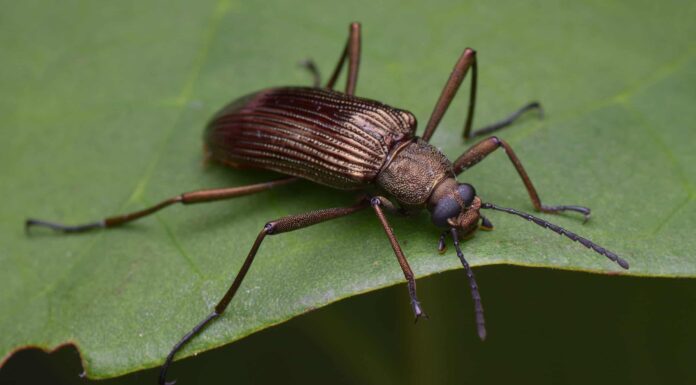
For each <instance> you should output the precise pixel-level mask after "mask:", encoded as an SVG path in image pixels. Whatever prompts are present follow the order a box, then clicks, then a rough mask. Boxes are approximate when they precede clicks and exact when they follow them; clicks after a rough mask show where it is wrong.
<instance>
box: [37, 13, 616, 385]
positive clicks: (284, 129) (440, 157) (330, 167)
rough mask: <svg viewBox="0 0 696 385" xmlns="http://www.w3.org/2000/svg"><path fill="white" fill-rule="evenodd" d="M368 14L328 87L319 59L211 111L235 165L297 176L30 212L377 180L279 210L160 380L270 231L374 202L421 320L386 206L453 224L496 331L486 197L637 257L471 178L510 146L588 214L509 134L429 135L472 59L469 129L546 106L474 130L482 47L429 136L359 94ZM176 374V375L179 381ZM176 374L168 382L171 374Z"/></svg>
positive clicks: (215, 148) (103, 224) (450, 86)
mask: <svg viewBox="0 0 696 385" xmlns="http://www.w3.org/2000/svg"><path fill="white" fill-rule="evenodd" d="M360 36H361V33H360V24H359V23H352V24H350V27H349V37H348V41H347V42H346V45H345V48H344V49H343V52H342V54H341V56H340V58H339V61H338V64H337V65H336V67H335V69H334V71H333V73H332V75H331V77H330V78H329V81H328V82H327V83H326V85H325V86H324V87H321V86H320V84H321V80H320V76H319V71H318V70H317V68H316V66H315V65H314V63H313V62H311V61H307V62H306V63H304V64H305V66H306V67H307V69H308V70H309V71H310V72H311V73H312V74H313V76H314V86H313V87H281V88H270V89H266V90H262V91H259V92H256V93H253V94H250V95H247V96H244V97H242V98H240V99H238V100H236V101H234V102H232V103H230V104H229V105H227V106H226V107H224V108H223V109H222V110H221V111H220V112H218V113H217V114H216V115H215V116H214V117H213V118H212V120H211V121H210V122H209V123H208V125H207V127H206V130H205V135H204V140H205V148H206V156H207V157H209V158H211V159H213V160H215V161H217V162H219V163H222V164H224V165H227V166H230V167H235V168H236V167H255V168H261V169H266V170H272V171H277V172H279V173H282V174H286V175H287V177H285V178H281V179H278V180H275V181H271V182H266V183H258V184H252V185H248V186H241V187H232V188H223V189H209V190H198V191H192V192H187V193H183V194H180V195H177V196H175V197H172V198H169V199H166V200H164V201H162V202H160V203H159V204H156V205H154V206H152V207H149V208H146V209H143V210H141V211H137V212H132V213H128V214H124V215H118V216H112V217H109V218H106V219H104V220H101V221H97V222H92V223H87V224H83V225H77V226H67V225H63V224H58V223H53V222H47V221H43V220H36V219H28V220H27V221H26V226H27V228H28V227H31V226H43V227H48V228H51V229H53V230H57V231H62V232H66V233H72V232H82V231H87V230H92V229H97V228H110V227H115V226H120V225H122V224H124V223H127V222H130V221H133V220H136V219H138V218H142V217H144V216H147V215H150V214H152V213H154V212H156V211H158V210H160V209H162V208H164V207H166V206H169V205H172V204H174V203H183V204H190V203H200V202H211V201H217V200H222V199H229V198H235V197H239V196H243V195H249V194H253V193H257V192H261V191H264V190H268V189H271V188H275V187H279V186H283V185H286V184H289V183H292V182H295V181H297V180H299V179H307V180H310V181H313V182H316V183H320V184H323V185H326V186H330V187H333V188H336V189H343V190H367V189H368V188H373V189H376V190H377V191H379V194H378V195H375V194H369V193H366V194H365V195H364V197H363V198H362V199H361V200H360V201H359V203H357V204H355V205H352V206H347V207H337V208H329V209H324V210H317V211H312V212H308V213H304V214H299V215H291V216H287V217H284V218H280V219H277V220H274V221H271V222H268V223H267V224H265V225H264V226H263V228H262V229H261V232H259V235H258V237H257V238H256V241H255V242H254V244H253V245H252V247H251V250H250V251H249V254H248V255H247V257H246V259H245V261H244V263H243V265H242V267H241V269H240V270H239V273H238V274H237V275H236V276H235V278H234V280H233V282H232V284H231V285H230V287H229V289H228V290H227V292H226V293H225V295H224V296H223V297H222V299H221V300H220V301H219V302H218V304H217V305H216V306H215V308H214V309H213V311H212V312H211V313H210V314H209V315H208V316H207V317H205V318H204V319H203V320H202V321H201V322H200V323H199V324H198V325H196V326H195V327H194V328H193V329H192V330H191V331H190V332H189V333H187V334H186V335H184V337H182V338H181V340H179V342H177V343H176V344H175V345H174V347H173V348H172V350H171V351H170V353H169V355H168V356H167V359H166V361H165V362H164V364H163V365H162V369H161V371H160V376H159V383H160V384H165V383H167V382H166V381H165V379H166V374H167V369H168V367H169V365H170V364H171V362H172V360H173V358H174V356H175V354H176V353H177V351H178V350H179V349H181V347H182V346H184V345H185V344H186V343H187V342H188V341H190V340H191V338H193V337H194V336H195V335H196V334H197V333H199V332H200V331H201V330H202V329H203V328H204V327H205V326H206V325H207V324H209V323H210V322H211V321H213V320H214V319H216V318H218V317H219V316H220V315H221V314H222V313H223V312H224V311H225V309H226V308H227V306H228V305H229V303H230V301H231V300H232V298H234V296H235V294H236V292H237V289H239V287H240V285H241V283H242V280H243V279H244V277H245V276H246V274H247V272H248V271H249V268H250V266H251V264H252V262H253V261H254V257H255V256H256V252H257V251H258V249H259V246H260V245H261V243H262V242H263V240H264V238H265V237H266V236H268V235H276V234H280V233H285V232H288V231H293V230H298V229H301V228H305V227H308V226H311V225H315V224H317V223H320V222H324V221H328V220H331V219H335V218H339V217H343V216H346V215H350V214H353V213H356V212H358V211H360V210H363V209H367V208H371V209H372V210H373V211H374V213H375V215H376V216H377V218H378V220H379V222H380V223H381V225H382V227H383V229H384V232H385V233H386V235H387V238H388V239H389V242H390V244H391V247H392V249H393V250H394V254H395V255H396V258H397V260H398V263H399V265H400V267H401V269H402V270H403V273H404V277H405V278H406V282H407V288H408V295H409V297H410V301H411V307H412V309H413V313H414V314H415V317H416V320H418V318H420V317H423V316H425V313H424V311H423V309H422V307H421V305H420V302H419V301H418V297H417V295H416V282H415V277H414V274H413V272H412V271H411V268H410V267H409V264H408V261H407V260H406V256H405V255H404V253H403V251H402V250H401V247H400V246H399V242H398V241H397V239H396V237H395V235H394V233H393V231H392V228H391V227H390V226H389V222H388V220H387V218H386V216H385V211H386V212H389V213H406V212H412V211H415V210H422V209H427V210H428V211H429V212H430V215H431V220H432V222H433V224H434V225H435V226H437V227H438V228H440V229H442V230H443V232H442V235H441V236H440V240H439V245H438V248H439V249H440V250H441V251H442V250H443V249H444V245H445V239H446V237H447V236H449V237H450V238H451V239H452V242H453V244H454V247H455V250H456V253H457V256H458V258H459V259H460V261H461V263H462V265H463V266H464V269H465V271H466V275H467V277H468V279H469V285H470V288H471V295H472V297H473V300H474V311H475V316H476V324H477V329H478V335H479V337H480V338H481V339H482V340H483V339H485V338H486V328H485V321H484V316H483V306H482V305H481V297H480V295H479V291H478V285H477V284H476V280H475V278H474V273H473V272H472V270H471V268H470V266H469V264H468V263H467V261H466V259H465V258H464V255H463V253H462V251H461V248H460V244H459V242H460V239H461V238H462V237H464V236H466V235H469V234H472V233H473V232H474V231H476V230H477V229H478V228H481V229H491V228H492V224H491V222H490V221H489V220H488V218H486V217H484V216H483V215H482V214H481V213H480V210H481V209H491V210H497V211H502V212H506V213H509V214H513V215H516V216H519V217H522V218H524V219H526V220H528V221H531V222H533V223H535V224H537V225H539V226H542V227H545V228H547V229H549V230H552V231H554V232H556V233H558V234H561V235H563V236H566V237H567V238H569V239H571V240H573V241H577V242H579V243H581V244H582V245H583V246H585V247H587V248H590V249H592V250H594V251H595V252H597V253H599V254H601V255H604V256H605V257H607V258H609V259H610V260H612V261H614V262H616V263H617V264H618V265H619V266H621V267H622V268H624V269H628V263H627V262H626V261H625V260H624V259H622V258H621V257H619V256H617V255H616V254H614V253H613V252H611V251H609V250H607V249H605V248H603V247H601V246H599V245H597V244H595V243H593V242H592V241H590V240H588V239H586V238H583V237H581V236H579V235H577V234H575V233H572V232H570V231H568V230H566V229H564V228H562V227H559V226H557V225H554V224H552V223H549V222H547V221H546V220H543V219H541V218H537V217H535V216H533V215H531V214H527V213H524V212H521V211H518V210H515V209H511V208H505V207H500V206H497V205H495V204H493V203H485V202H482V201H481V199H480V198H479V197H478V195H477V194H476V190H475V189H474V187H473V186H471V185H470V184H468V183H459V182H458V181H457V179H456V177H457V176H458V175H459V174H460V173H462V172H463V171H465V170H467V169H468V168H470V167H473V166H474V165H476V164H478V163H479V162H480V161H481V160H483V159H484V158H485V157H486V156H488V155H489V154H491V153H492V152H494V151H495V150H497V149H499V148H502V149H503V150H504V152H505V153H506V154H507V156H508V158H509V159H510V161H511V162H512V164H513V166H514V167H515V169H516V171H517V173H518V174H519V175H520V177H521V179H522V182H523V183H524V186H525V188H526V189H527V192H528V193H529V197H530V198H531V201H532V204H533V205H534V208H535V209H536V210H537V211H541V212H545V213H556V212H562V211H575V212H578V213H581V214H583V215H584V216H585V220H587V219H588V218H589V215H590V209H589V208H587V207H583V206H576V205H560V206H548V205H545V204H543V203H542V202H541V199H540V198H539V194H538V193H537V191H536V189H535V188H534V185H533V184H532V181H531V179H530V178H529V176H528V175H527V172H526V171H525V169H524V167H523V166H522V163H521V162H520V160H519V158H518V157H517V155H516V154H515V152H514V151H513V150H512V148H511V147H510V145H509V144H507V143H506V142H505V141H503V140H501V139H499V138H497V137H495V136H490V137H488V138H486V139H483V140H482V141H480V142H478V143H476V144H475V145H473V146H472V147H470V148H469V149H468V150H466V151H465V152H464V153H463V154H462V155H461V156H459V157H458V158H457V159H456V160H455V161H454V162H451V161H449V160H448V159H447V157H446V156H445V155H444V154H443V153H442V152H440V150H438V149H437V148H436V147H434V146H432V145H431V144H429V141H430V138H431V137H432V135H433V133H434V132H435V129H436V128H437V126H438V124H439V123H440V120H441V119H442V117H443V116H444V114H445V112H446V111H447V109H448V107H449V106H450V104H451V102H452V99H453V98H454V96H455V94H456V93H457V90H458V89H459V86H460V85H461V83H462V81H463V80H464V77H465V76H466V74H467V72H468V71H469V70H471V72H472V74H471V90H470V95H469V105H468V112H467V117H466V122H465V124H464V133H463V137H464V139H465V140H467V139H470V138H472V137H476V136H480V135H484V134H490V133H492V132H494V131H497V130H499V129H501V128H503V127H506V126H509V125H510V124H512V123H513V122H514V121H515V120H516V119H517V118H518V117H519V116H520V115H522V114H523V113H525V112H527V111H530V110H538V111H539V112H540V113H541V106H540V104H539V103H537V102H532V103H529V104H527V105H525V106H524V107H522V108H520V109H519V110H517V111H516V112H514V113H513V114H511V115H510V116H509V117H507V118H505V119H503V120H501V121H499V122H496V123H493V124H491V125H489V126H486V127H483V128H481V129H478V130H476V131H473V132H472V131H471V127H472V122H473V117H474V106H475V103H476V80H477V63H476V52H475V51H474V50H473V49H470V48H466V49H465V50H464V52H463V53H462V55H461V56H460V58H459V60H458V61H457V63H456V64H455V66H454V69H453V71H452V73H451V75H450V77H449V79H448V80H447V82H446V83H445V86H444V88H443V90H442V92H441V94H440V97H439V99H438V100H437V103H436V104H435V107H434V109H433V112H432V114H431V116H430V119H429V121H428V123H427V124H426V127H425V130H424V132H423V134H422V136H420V137H418V136H416V134H415V132H416V118H415V117H414V116H413V114H411V113H410V112H408V111H405V110H401V109H397V108H393V107H390V106H388V105H386V104H383V103H380V102H377V101H374V100H370V99H365V98H360V97H357V96H355V87H356V84H357V79H358V68H359V65H360V44H361V43H360V41H361V37H360ZM346 62H347V63H348V74H347V80H346V87H345V92H337V91H334V90H333V88H334V85H335V84H336V81H337V79H338V76H339V75H340V73H341V71H342V69H343V67H344V64H345V63H346ZM172 383H173V382H172ZM172 383H169V384H172Z"/></svg>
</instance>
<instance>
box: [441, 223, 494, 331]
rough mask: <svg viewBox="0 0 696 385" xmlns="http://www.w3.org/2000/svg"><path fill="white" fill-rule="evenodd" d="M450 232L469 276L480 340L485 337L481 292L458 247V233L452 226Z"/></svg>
mask: <svg viewBox="0 0 696 385" xmlns="http://www.w3.org/2000/svg"><path fill="white" fill-rule="evenodd" d="M450 234H452V241H453V242H454V248H455V250H457V257H459V260H460V261H461V262H462V266H464V270H466V277H467V278H469V287H470V288H471V298H473V299H474V312H475V313H476V329H477V330H478V335H479V338H481V341H484V340H485V339H486V320H485V319H484V318H483V305H481V294H480V293H479V290H478V285H477V284H476V278H475V277H474V272H473V271H472V270H471V266H469V263H468V262H467V261H466V259H464V254H463V253H462V249H460V248H459V233H458V232H457V229H456V228H454V227H452V228H451V229H450Z"/></svg>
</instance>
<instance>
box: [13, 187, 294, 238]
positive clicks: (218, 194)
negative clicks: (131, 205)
mask: <svg viewBox="0 0 696 385" xmlns="http://www.w3.org/2000/svg"><path fill="white" fill-rule="evenodd" d="M297 180H299V178H295V177H291V178H284V179H278V180H274V181H272V182H265V183H257V184H251V185H248V186H240V187H229V188H220V189H209V190H198V191H191V192H187V193H183V194H180V195H177V196H175V197H172V198H169V199H165V200H163V201H162V202H160V203H158V204H156V205H154V206H150V207H148V208H145V209H143V210H140V211H135V212H132V213H128V214H123V215H117V216H113V217H109V218H106V219H103V220H101V221H97V222H92V223H86V224H82V225H76V226H69V225H63V224H59V223H53V222H47V221H42V220H38V219H27V220H26V222H25V227H26V228H27V229H29V228H30V227H32V226H42V227H48V228H50V229H53V230H56V231H62V232H64V233H79V232H84V231H88V230H92V229H99V228H109V227H115V226H120V225H122V224H124V223H128V222H131V221H134V220H136V219H138V218H142V217H145V216H148V215H150V214H152V213H155V212H157V211H159V210H161V209H163V208H165V207H167V206H170V205H172V204H174V203H183V204H191V203H202V202H212V201H217V200H222V199H230V198H236V197H239V196H243V195H250V194H254V193H257V192H261V191H265V190H269V189H271V188H273V187H277V186H282V185H286V184H288V183H291V182H294V181H297Z"/></svg>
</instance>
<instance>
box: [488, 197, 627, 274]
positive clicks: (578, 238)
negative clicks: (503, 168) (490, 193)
mask: <svg viewBox="0 0 696 385" xmlns="http://www.w3.org/2000/svg"><path fill="white" fill-rule="evenodd" d="M481 208H482V209H492V210H497V211H502V212H506V213H508V214H514V215H517V216H518V217H522V218H524V219H526V220H528V221H530V222H534V223H536V224H537V225H539V226H541V227H545V228H547V229H549V230H551V231H553V232H556V233H558V234H561V235H564V236H566V237H568V238H569V239H571V240H573V241H576V242H579V243H580V244H581V245H583V246H585V247H587V248H588V249H592V250H594V251H595V252H597V253H599V254H601V255H603V256H605V257H607V258H609V259H610V260H612V261H614V262H616V263H617V264H618V265H619V266H621V267H623V268H624V269H628V262H626V260H625V259H623V258H621V257H619V256H618V255H616V254H614V253H613V252H611V251H609V250H607V249H605V248H603V247H602V246H600V245H598V244H596V243H594V242H592V241H590V240H589V239H586V238H583V237H581V236H579V235H577V234H575V233H573V232H571V231H568V230H566V229H564V228H562V227H560V226H557V225H554V224H553V223H550V222H547V221H545V220H543V219H541V218H537V217H535V216H534V215H531V214H527V213H525V212H522V211H518V210H515V209H510V208H506V207H500V206H496V205H494V204H493V203H482V204H481Z"/></svg>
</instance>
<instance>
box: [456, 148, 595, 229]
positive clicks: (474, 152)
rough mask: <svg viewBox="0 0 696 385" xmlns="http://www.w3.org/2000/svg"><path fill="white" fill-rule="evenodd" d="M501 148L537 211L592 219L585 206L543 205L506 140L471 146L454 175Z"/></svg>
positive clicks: (457, 162)
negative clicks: (579, 214) (571, 214)
mask: <svg viewBox="0 0 696 385" xmlns="http://www.w3.org/2000/svg"><path fill="white" fill-rule="evenodd" d="M500 147H502V148H503V149H504V150H505V153H506V154H507V156H508V158H510V161H511V162H512V164H513V166H515V169H516V170H517V173H518V174H519V175H520V178H522V182H523V183H524V187H525V188H526V189H527V192H528V193H529V198H530V199H531V200H532V204H533V205H534V208H535V209H537V210H538V211H541V212H545V213H555V212H559V211H575V212H579V213H581V214H583V215H584V216H585V221H587V220H588V219H589V218H590V209H589V208H587V207H584V206H575V205H569V206H568V205H562V206H547V205H544V204H543V203H541V198H539V194H538V193H537V191H536V189H535V188H534V185H533V184H532V180H531V179H529V175H527V171H525V169H524V167H523V166H522V162H520V160H519V158H517V155H515V152H514V151H512V147H510V145H509V144H507V142H505V141H504V140H502V139H498V137H495V136H491V137H489V138H486V139H484V140H482V141H480V142H478V143H476V144H475V145H473V146H471V147H470V148H469V149H468V150H466V152H465V153H464V154H462V155H461V156H460V157H459V158H457V160H455V161H454V167H453V168H454V173H455V174H457V175H459V174H461V173H462V172H464V171H465V170H467V169H469V168H471V167H473V166H475V165H476V164H478V162H480V161H482V160H483V159H484V158H485V157H487V156H488V155H490V154H491V153H492V152H493V151H495V150H497V149H498V148H500Z"/></svg>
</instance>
